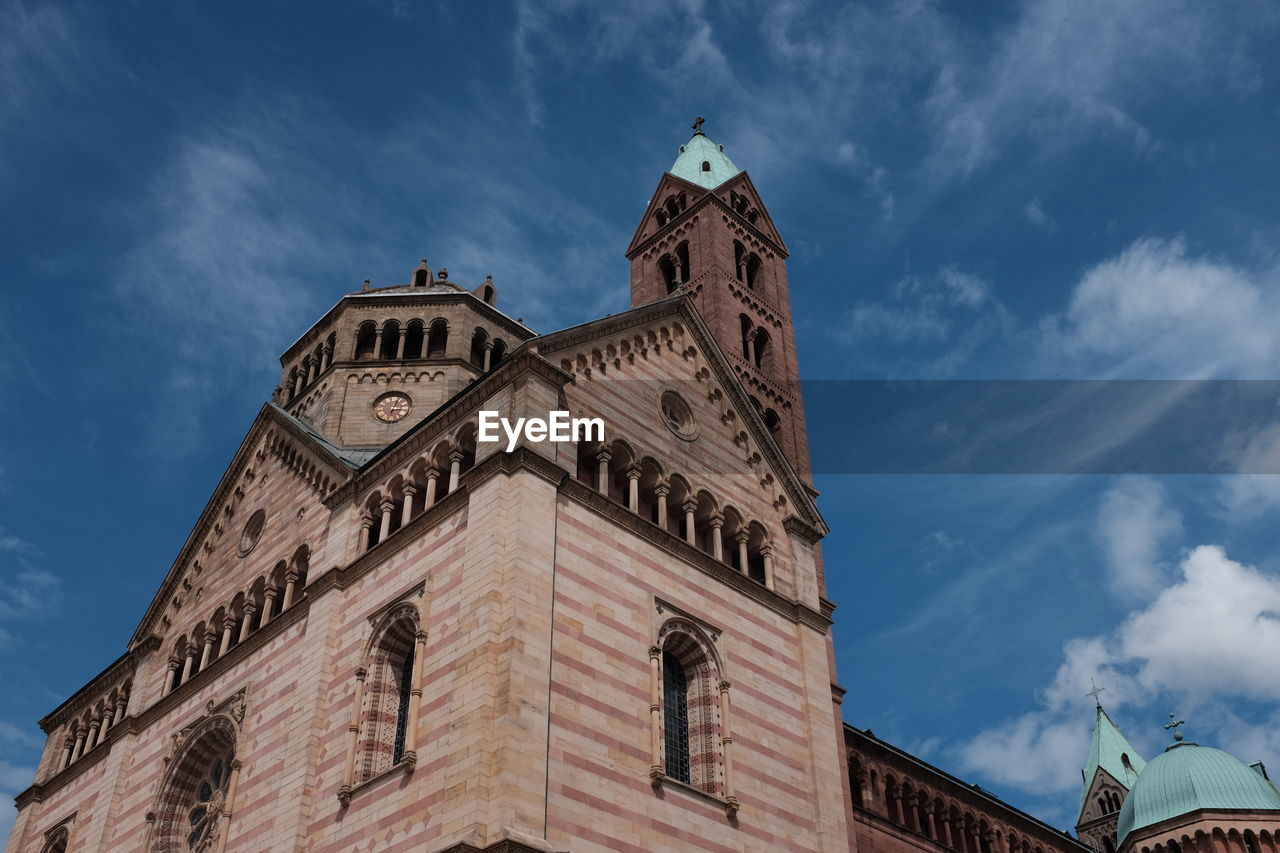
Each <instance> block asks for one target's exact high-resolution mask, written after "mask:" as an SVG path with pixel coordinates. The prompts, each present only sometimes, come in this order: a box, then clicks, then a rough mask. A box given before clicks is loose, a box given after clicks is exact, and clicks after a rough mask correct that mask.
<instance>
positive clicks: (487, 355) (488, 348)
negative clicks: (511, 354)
mask: <svg viewBox="0 0 1280 853" xmlns="http://www.w3.org/2000/svg"><path fill="white" fill-rule="evenodd" d="M492 361H493V341H485V342H484V372H485V373H488V372H489V366H490V364H491V363H492Z"/></svg>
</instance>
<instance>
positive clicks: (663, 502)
mask: <svg viewBox="0 0 1280 853" xmlns="http://www.w3.org/2000/svg"><path fill="white" fill-rule="evenodd" d="M670 494H671V486H670V485H669V484H667V483H658V484H657V485H656V486H654V487H653V497H654V498H655V499H656V500H657V501H658V526H659V527H661V528H662V529H663V530H666V529H667V496H668V495H670Z"/></svg>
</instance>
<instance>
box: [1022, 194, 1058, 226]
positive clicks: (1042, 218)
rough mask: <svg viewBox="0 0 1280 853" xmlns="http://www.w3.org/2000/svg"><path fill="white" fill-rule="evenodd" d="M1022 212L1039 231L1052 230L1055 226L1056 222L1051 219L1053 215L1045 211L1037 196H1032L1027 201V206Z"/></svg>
mask: <svg viewBox="0 0 1280 853" xmlns="http://www.w3.org/2000/svg"><path fill="white" fill-rule="evenodd" d="M1022 212H1023V214H1024V215H1025V216H1026V217H1027V221H1028V222H1030V223H1031V224H1032V225H1034V226H1035V227H1037V228H1039V229H1040V230H1041V231H1052V230H1053V229H1054V228H1055V227H1056V226H1057V223H1056V222H1054V221H1053V217H1052V216H1050V215H1049V214H1048V213H1047V212H1045V209H1044V207H1043V205H1041V204H1040V199H1039V198H1033V199H1031V201H1029V202H1027V206H1026V207H1024V208H1023V209H1022Z"/></svg>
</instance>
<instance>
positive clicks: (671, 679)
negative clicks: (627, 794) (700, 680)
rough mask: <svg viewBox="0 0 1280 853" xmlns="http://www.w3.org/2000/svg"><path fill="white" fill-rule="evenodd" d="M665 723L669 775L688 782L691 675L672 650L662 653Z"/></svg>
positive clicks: (663, 715)
mask: <svg viewBox="0 0 1280 853" xmlns="http://www.w3.org/2000/svg"><path fill="white" fill-rule="evenodd" d="M662 684H663V694H662V726H663V729H664V730H665V732H666V749H667V775H668V776H670V777H671V778H672V779H678V780H680V781H681V782H684V783H685V784H688V783H689V779H690V776H689V764H690V755H689V676H688V675H686V674H685V671H684V665H683V664H682V663H680V659H679V658H677V657H676V656H675V655H673V654H672V653H671V652H669V651H664V652H663V653H662Z"/></svg>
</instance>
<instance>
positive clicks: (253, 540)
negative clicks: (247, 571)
mask: <svg viewBox="0 0 1280 853" xmlns="http://www.w3.org/2000/svg"><path fill="white" fill-rule="evenodd" d="M266 524H267V511H266V510H263V509H260V510H258V511H257V512H255V513H254V514H253V515H251V516H249V520H248V521H246V522H245V523H244V531H243V532H242V533H241V534H240V545H239V547H238V548H237V549H236V552H237V553H238V554H239V555H240V556H241V557H243V556H244V555H245V554H248V553H249V552H250V551H252V550H253V546H254V545H257V544H258V540H259V539H261V538H262V528H263V527H265V526H266Z"/></svg>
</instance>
